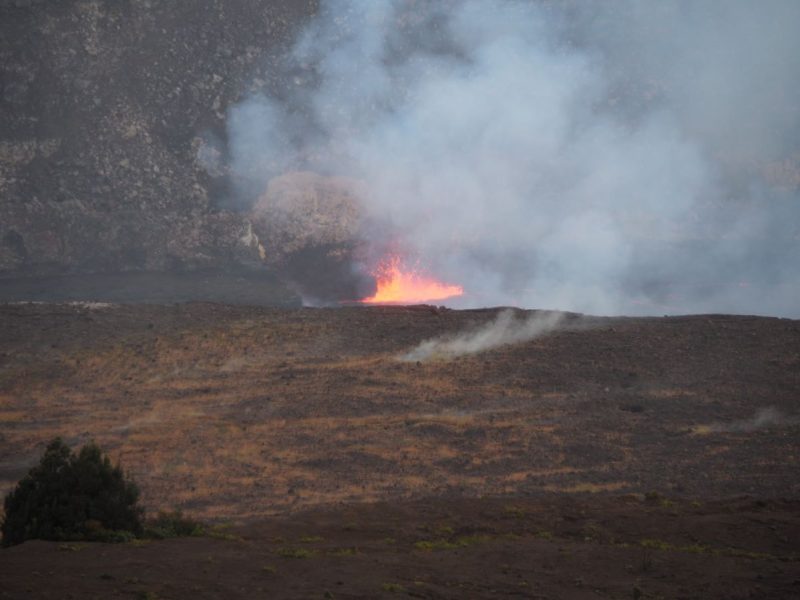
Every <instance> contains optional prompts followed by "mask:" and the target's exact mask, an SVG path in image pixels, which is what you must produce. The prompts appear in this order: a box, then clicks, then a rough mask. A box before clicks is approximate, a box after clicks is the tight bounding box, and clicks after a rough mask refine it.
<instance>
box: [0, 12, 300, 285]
mask: <svg viewBox="0 0 800 600" xmlns="http://www.w3.org/2000/svg"><path fill="white" fill-rule="evenodd" d="M315 10H316V2H315V1H311V0H292V1H286V2H274V1H271V0H196V1H193V2H190V3H182V4H180V3H179V4H176V3H172V2H154V1H149V0H126V1H111V0H108V1H101V0H64V1H63V2H44V1H41V2H36V1H32V0H31V1H20V0H11V1H9V0H5V1H2V2H0V92H1V94H0V115H2V119H0V273H6V274H8V273H15V274H20V273H22V274H36V273H52V272H56V273H58V272H65V271H66V272H86V271H114V270H129V269H152V270H161V269H172V268H180V269H187V268H188V269H193V268H208V267H224V266H226V265H229V264H231V263H233V264H237V265H240V264H249V263H253V264H258V263H260V261H261V253H262V252H263V249H262V248H261V246H260V244H259V240H258V238H257V235H256V234H254V232H253V229H252V227H251V224H250V222H249V220H248V218H247V215H246V214H243V213H240V212H236V211H230V210H225V209H224V208H222V207H223V206H226V205H227V204H226V202H225V196H226V194H227V190H228V186H229V182H228V181H227V179H226V178H227V175H226V174H224V173H222V174H216V176H215V174H214V173H209V172H207V171H206V170H204V168H203V166H202V165H201V164H200V161H199V160H198V154H199V152H198V151H199V150H200V148H201V147H202V144H203V143H202V139H203V136H204V135H206V134H209V133H210V134H211V135H216V136H218V137H219V138H221V139H224V122H225V116H226V110H227V108H228V107H229V106H230V105H231V104H232V103H234V102H236V101H237V100H239V99H240V98H241V97H242V96H243V95H245V94H247V93H248V92H251V91H254V90H261V91H264V92H265V93H274V92H275V91H276V90H279V89H280V88H281V86H282V85H284V83H285V82H283V81H281V79H280V76H279V75H278V73H279V70H278V69H277V68H276V67H275V65H277V61H278V60H279V57H280V55H281V54H282V53H283V52H284V51H285V50H286V48H287V47H288V45H289V44H290V43H291V40H292V38H293V35H294V32H295V30H296V28H297V27H299V26H301V25H302V23H303V22H304V21H305V19H306V18H307V16H308V15H310V14H313V12H314V11H315Z"/></svg>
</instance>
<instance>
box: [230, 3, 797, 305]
mask: <svg viewBox="0 0 800 600" xmlns="http://www.w3.org/2000/svg"><path fill="white" fill-rule="evenodd" d="M798 25H800V3H798V2H795V1H794V0H785V1H781V0H772V1H770V2H766V3H755V2H750V1H747V0H707V1H699V2H683V1H680V0H665V1H663V2H658V3H642V2H633V1H627V0H620V1H617V2H603V3H585V2H562V3H551V2H536V1H529V2H525V1H514V0H505V1H500V0H497V1H493V0H474V1H473V0H451V1H449V2H437V3H419V2H411V1H409V0H385V1H380V0H329V1H325V2H323V3H322V6H321V10H320V12H319V14H318V15H317V16H316V17H315V18H314V19H313V20H312V21H310V22H309V24H308V25H307V27H306V28H305V29H304V32H303V34H302V35H301V37H300V38H299V40H298V41H297V43H296V45H295V48H294V51H293V53H292V55H291V56H290V57H288V59H287V64H286V69H287V73H291V77H290V78H289V81H291V82H292V84H291V85H292V88H291V89H290V90H287V91H286V92H285V93H284V94H283V97H282V98H281V99H277V98H269V97H256V98H248V99H246V100H245V101H244V102H243V103H242V104H241V105H238V106H236V107H234V108H233V109H232V110H231V111H230V115H229V120H228V125H229V137H230V139H229V143H230V145H231V148H232V151H231V156H232V157H233V166H234V169H235V170H236V171H237V172H238V173H239V174H240V175H242V178H243V179H247V180H248V181H249V182H250V183H251V184H253V182H255V184H254V185H255V188H256V189H260V190H263V189H264V187H265V185H266V181H267V180H268V178H269V177H271V176H275V175H279V174H280V173H282V172H284V171H286V170H290V169H297V168H305V169H312V170H316V171H318V172H321V173H325V174H337V175H345V176H349V177H356V178H359V179H361V180H363V181H364V182H365V184H366V187H367V189H368V190H369V194H368V197H365V198H364V199H363V201H364V206H363V210H364V212H365V222H366V223H371V224H372V227H365V228H364V230H363V231H362V232H361V236H362V238H363V242H364V244H365V245H366V246H374V247H376V248H383V247H385V243H386V241H387V240H386V237H387V236H389V237H391V238H392V240H393V241H394V240H397V241H399V243H400V245H401V246H402V247H403V248H404V250H405V251H406V252H408V253H409V254H410V255H413V257H414V258H418V259H420V260H421V261H422V262H424V263H425V264H427V265H428V266H429V267H430V269H431V271H432V272H433V273H435V274H436V275H438V276H439V277H440V278H441V279H443V280H445V281H448V282H454V283H459V284H461V285H463V286H464V288H465V290H466V294H465V296H464V297H463V299H461V300H458V301H456V304H455V305H457V306H485V305H497V304H505V305H508V304H514V305H518V306H529V307H546V308H554V309H562V310H573V311H580V312H593V313H606V314H613V313H624V314H648V313H649V314H652V313H656V314H661V313H664V312H671V313H675V312H708V311H725V312H747V313H761V314H765V313H766V314H778V315H787V316H796V317H798V316H800V305H798V303H797V302H796V298H797V297H800V250H798V248H799V247H800V185H798V186H795V187H791V186H789V187H788V188H786V187H784V188H783V189H778V188H777V187H775V186H772V185H769V184H768V183H767V182H766V181H765V179H764V176H763V167H764V165H765V164H767V163H769V161H774V160H784V159H786V157H789V158H790V159H791V157H793V156H796V160H797V164H796V167H797V168H798V169H800V113H799V112H798V111H799V110H800V109H798V106H800V36H797V35H796V31H797V28H798ZM377 258H379V257H375V259H377Z"/></svg>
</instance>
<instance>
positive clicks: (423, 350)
mask: <svg viewBox="0 0 800 600" xmlns="http://www.w3.org/2000/svg"><path fill="white" fill-rule="evenodd" d="M563 318H564V315H563V313H557V312H546V313H534V314H533V315H530V316H528V317H527V318H524V319H523V318H517V317H516V316H515V315H514V311H512V310H504V311H502V312H501V313H500V314H498V315H497V318H496V319H495V320H494V321H491V322H489V323H486V324H485V325H483V326H481V327H477V328H475V329H473V330H472V331H467V332H464V333H460V334H453V335H446V336H443V337H439V338H435V339H432V340H426V341H424V342H422V343H421V344H420V345H419V346H417V347H416V348H414V349H413V350H411V351H410V352H408V353H406V354H403V355H402V356H401V357H400V360H403V361H410V362H414V361H426V360H447V359H452V358H456V357H458V356H463V355H465V354H477V353H478V352H484V351H486V350H491V349H492V348H498V347H500V346H505V345H507V344H519V343H521V342H528V341H530V340H532V339H534V338H537V337H539V336H542V335H544V334H546V333H549V332H551V331H553V330H554V329H555V328H556V327H557V326H558V324H559V323H560V322H561V321H562V320H563Z"/></svg>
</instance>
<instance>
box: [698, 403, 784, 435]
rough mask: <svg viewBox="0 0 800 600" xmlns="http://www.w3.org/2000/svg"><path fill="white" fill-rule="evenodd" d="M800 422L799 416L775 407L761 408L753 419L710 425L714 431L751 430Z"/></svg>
mask: <svg viewBox="0 0 800 600" xmlns="http://www.w3.org/2000/svg"><path fill="white" fill-rule="evenodd" d="M797 423H800V419H798V418H797V417H789V416H786V415H784V414H783V413H781V412H780V411H779V410H778V409H776V408H774V407H768V408H762V409H759V410H758V411H757V412H756V414H755V415H754V416H753V418H752V419H744V420H741V421H733V422H730V423H714V424H712V425H710V426H709V427H708V430H709V431H712V432H729V431H732V432H750V431H756V430H758V429H764V428H766V427H779V426H784V427H788V426H791V425H795V424H797Z"/></svg>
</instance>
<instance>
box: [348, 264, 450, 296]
mask: <svg viewBox="0 0 800 600" xmlns="http://www.w3.org/2000/svg"><path fill="white" fill-rule="evenodd" d="M373 275H374V276H375V280H376V283H377V286H378V289H377V291H376V292H375V294H374V295H373V296H370V297H369V298H364V299H362V300H360V302H362V303H364V304H413V303H417V302H430V301H432V300H444V299H445V298H452V297H454V296H461V295H462V294H463V293H464V288H462V287H461V286H460V285H450V284H447V283H441V282H439V281H436V280H435V279H433V278H431V277H429V276H427V275H424V274H423V273H420V271H419V270H417V269H408V268H406V267H405V266H404V264H403V261H402V260H401V259H400V257H398V256H392V257H390V258H388V259H385V260H384V261H382V262H381V263H380V264H379V265H378V268H377V269H376V270H375V272H374V273H373Z"/></svg>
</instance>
